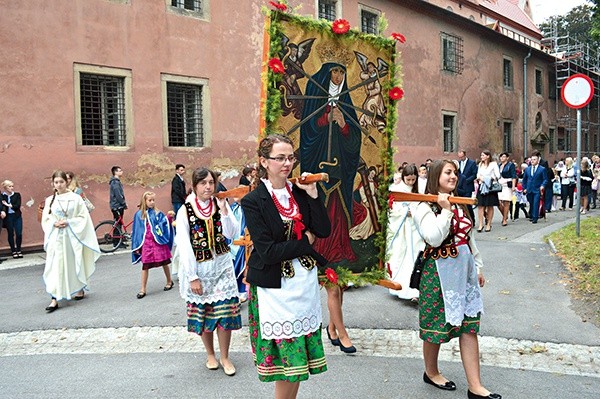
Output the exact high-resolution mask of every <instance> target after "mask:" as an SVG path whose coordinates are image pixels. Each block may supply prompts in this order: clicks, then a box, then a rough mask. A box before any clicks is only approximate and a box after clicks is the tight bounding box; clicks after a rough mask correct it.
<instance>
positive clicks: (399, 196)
mask: <svg viewBox="0 0 600 399" xmlns="http://www.w3.org/2000/svg"><path fill="white" fill-rule="evenodd" d="M390 197H392V199H393V200H394V201H397V202H410V201H415V202H437V198H438V196H437V195H434V194H417V193H398V192H395V191H391V192H390ZM448 201H450V203H451V204H463V205H476V204H477V198H467V197H455V196H450V197H448Z"/></svg>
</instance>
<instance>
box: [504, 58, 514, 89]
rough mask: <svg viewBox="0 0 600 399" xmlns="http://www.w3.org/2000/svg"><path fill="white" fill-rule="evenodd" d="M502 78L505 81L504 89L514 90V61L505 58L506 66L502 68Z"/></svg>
mask: <svg viewBox="0 0 600 399" xmlns="http://www.w3.org/2000/svg"><path fill="white" fill-rule="evenodd" d="M502 76H503V80H504V88H505V89H512V88H513V64H512V60H510V59H508V58H504V65H503V68H502Z"/></svg>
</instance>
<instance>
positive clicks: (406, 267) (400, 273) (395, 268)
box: [387, 164, 425, 302]
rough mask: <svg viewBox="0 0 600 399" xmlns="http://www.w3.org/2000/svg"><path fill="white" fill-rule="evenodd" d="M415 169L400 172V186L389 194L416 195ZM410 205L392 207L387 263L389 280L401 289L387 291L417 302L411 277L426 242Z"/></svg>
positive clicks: (396, 185) (417, 293)
mask: <svg viewBox="0 0 600 399" xmlns="http://www.w3.org/2000/svg"><path fill="white" fill-rule="evenodd" d="M417 175H418V170H417V167H416V166H415V165H414V164H412V165H408V166H406V167H405V168H404V169H402V180H401V182H400V183H399V184H391V185H390V187H389V190H390V191H396V192H401V193H416V192H417V184H416V183H417ZM410 204H411V203H410V202H397V201H395V202H394V203H393V204H392V209H391V210H390V216H389V225H388V237H387V248H388V256H389V259H388V264H389V270H390V275H391V280H392V281H395V282H397V283H400V285H401V286H402V289H401V290H393V289H390V294H392V295H396V296H397V297H398V298H401V299H410V300H411V301H413V302H417V301H418V298H419V290H418V289H415V288H410V287H409V283H410V276H411V274H412V271H413V267H414V264H415V260H416V259H417V255H418V254H419V251H422V250H423V248H424V247H425V243H424V242H423V239H422V238H421V235H420V234H419V231H418V230H417V226H416V225H415V223H414V221H413V217H412V212H411V207H410Z"/></svg>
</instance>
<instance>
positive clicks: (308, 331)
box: [242, 134, 331, 398]
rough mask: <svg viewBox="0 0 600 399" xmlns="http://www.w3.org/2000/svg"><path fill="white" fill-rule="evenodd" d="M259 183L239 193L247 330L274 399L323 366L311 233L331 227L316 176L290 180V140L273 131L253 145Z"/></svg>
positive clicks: (318, 259) (322, 233)
mask: <svg viewBox="0 0 600 399" xmlns="http://www.w3.org/2000/svg"><path fill="white" fill-rule="evenodd" d="M258 155H259V162H260V164H259V165H260V166H259V176H260V177H261V183H259V185H258V187H257V188H256V189H255V190H254V191H251V192H250V193H249V194H248V195H246V196H245V197H244V198H243V199H242V208H243V209H244V215H245V216H246V222H247V224H248V229H249V231H250V236H251V238H252V242H253V243H254V249H253V250H252V254H251V255H250V258H249V260H248V270H247V275H246V280H247V282H248V283H249V284H250V294H249V310H248V314H249V332H250V343H251V345H252V352H253V354H254V358H255V364H256V367H257V369H258V377H259V379H260V380H261V381H265V382H270V381H275V397H276V398H295V397H296V395H297V394H298V389H299V387H300V381H304V380H306V379H308V376H309V374H318V373H322V372H324V371H326V370H327V364H326V361H325V353H324V350H323V342H322V341H321V301H320V295H319V283H318V278H317V266H318V265H325V264H326V263H327V260H326V259H325V258H323V256H321V255H320V254H319V253H317V252H316V251H315V250H314V249H313V247H312V243H313V242H314V240H315V237H320V238H325V237H327V236H328V235H329V233H330V231H331V224H330V222H329V218H328V217H327V211H326V210H325V206H324V205H323V202H322V201H321V200H320V199H319V194H318V191H317V187H316V184H315V183H312V184H306V185H304V184H296V185H295V186H293V185H292V184H291V183H290V182H289V181H288V180H287V178H288V176H289V174H290V173H291V171H292V167H293V165H294V161H295V157H294V149H293V147H292V141H291V140H290V139H289V138H288V137H286V136H282V135H278V134H273V135H270V136H267V137H266V138H264V139H263V140H262V141H261V142H260V144H259V148H258Z"/></svg>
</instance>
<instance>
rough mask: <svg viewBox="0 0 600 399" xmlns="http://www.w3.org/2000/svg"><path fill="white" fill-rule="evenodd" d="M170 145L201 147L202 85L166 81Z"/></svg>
mask: <svg viewBox="0 0 600 399" xmlns="http://www.w3.org/2000/svg"><path fill="white" fill-rule="evenodd" d="M167 121H168V132H169V133H168V134H169V146H170V147H202V146H203V145H204V129H203V123H202V122H203V121H202V86H199V85H191V84H182V83H172V82H167Z"/></svg>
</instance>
